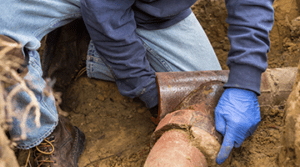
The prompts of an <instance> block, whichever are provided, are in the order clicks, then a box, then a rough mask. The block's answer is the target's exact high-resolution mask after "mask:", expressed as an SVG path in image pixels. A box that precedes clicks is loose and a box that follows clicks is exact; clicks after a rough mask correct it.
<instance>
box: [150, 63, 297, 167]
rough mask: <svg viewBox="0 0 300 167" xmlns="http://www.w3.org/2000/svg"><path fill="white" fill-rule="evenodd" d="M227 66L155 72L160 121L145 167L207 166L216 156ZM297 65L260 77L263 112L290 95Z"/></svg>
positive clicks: (219, 137) (220, 139)
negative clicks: (217, 124)
mask: <svg viewBox="0 0 300 167" xmlns="http://www.w3.org/2000/svg"><path fill="white" fill-rule="evenodd" d="M228 73H229V72H228V71H224V70H223V71H201V72H200V71H196V72H167V73H165V72H162V73H156V77H157V85H158V90H159V113H158V117H157V118H156V119H154V118H153V121H154V122H155V123H159V124H158V126H157V127H156V129H155V131H154V133H153V134H152V137H151V141H150V146H151V147H152V149H151V151H150V153H149V155H148V157H147V160H146V162H145V165H144V166H145V167H208V166H217V164H216V162H215V160H216V157H217V154H218V151H219V149H220V146H221V142H222V135H221V134H219V133H218V132H217V131H216V130H215V122H214V108H215V107H216V105H217V103H218V100H219V98H220V97H221V95H222V93H223V91H224V89H223V85H224V83H225V82H226V81H227V79H228ZM296 74H297V68H276V69H268V70H266V72H264V73H263V74H262V77H261V95H260V96H259V98H258V101H259V104H260V107H261V112H262V113H263V112H265V109H266V108H267V107H268V106H273V105H278V104H280V103H281V102H282V101H284V100H286V99H287V97H288V96H289V94H290V92H291V91H292V88H293V84H294V81H295V78H296ZM229 161H230V158H228V159H227V160H226V161H225V163H223V164H222V166H226V164H228V163H229Z"/></svg>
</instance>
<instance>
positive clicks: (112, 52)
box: [81, 0, 158, 108]
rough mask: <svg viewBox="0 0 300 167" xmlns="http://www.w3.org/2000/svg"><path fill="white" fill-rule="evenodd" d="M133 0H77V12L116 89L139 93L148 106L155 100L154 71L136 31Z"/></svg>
mask: <svg viewBox="0 0 300 167" xmlns="http://www.w3.org/2000/svg"><path fill="white" fill-rule="evenodd" d="M134 2H135V0H118V1H117V0H101V1H98V0H81V12H82V17H83V20H84V22H85V24H86V27H87V30H88V32H89V34H90V36H91V39H92V40H93V42H94V44H95V47H96V50H97V51H98V53H99V54H100V55H101V56H103V57H104V59H105V60H104V62H105V64H106V65H107V66H108V67H109V68H110V69H111V71H112V73H113V75H114V77H115V80H116V83H117V86H118V88H119V91H120V93H121V94H122V95H124V96H128V97H131V98H134V97H139V98H140V99H141V100H143V101H144V102H145V103H146V105H147V107H148V108H151V107H154V106H155V105H157V104H158V92H157V86H156V83H155V71H154V70H153V68H152V67H151V66H150V64H149V62H148V60H147V59H146V50H145V48H144V47H143V44H142V42H141V40H140V39H139V37H138V36H137V34H136V33H135V30H136V22H135V19H134V12H133V10H132V8H131V7H132V5H133V4H134Z"/></svg>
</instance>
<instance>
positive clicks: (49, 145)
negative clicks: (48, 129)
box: [34, 139, 56, 167]
mask: <svg viewBox="0 0 300 167" xmlns="http://www.w3.org/2000/svg"><path fill="white" fill-rule="evenodd" d="M54 142H55V139H52V140H50V139H44V141H43V142H42V143H41V144H40V145H38V146H36V147H35V148H36V150H37V156H36V158H35V160H34V161H37V162H38V164H39V165H38V167H41V166H42V165H43V164H46V163H48V164H51V163H56V162H55V161H54V160H51V159H50V158H49V157H50V156H51V155H53V153H54V151H55V148H54V146H53V143H54ZM45 157H47V158H45ZM39 158H40V159H39ZM49 167H50V165H49Z"/></svg>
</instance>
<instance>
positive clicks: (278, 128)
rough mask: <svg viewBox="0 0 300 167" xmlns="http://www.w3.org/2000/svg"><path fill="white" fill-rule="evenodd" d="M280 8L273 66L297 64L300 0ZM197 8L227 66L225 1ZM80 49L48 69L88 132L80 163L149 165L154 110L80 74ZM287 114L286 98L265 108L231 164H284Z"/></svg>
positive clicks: (204, 0)
mask: <svg viewBox="0 0 300 167" xmlns="http://www.w3.org/2000/svg"><path fill="white" fill-rule="evenodd" d="M274 8H275V23H274V27H273V30H272V32H271V33H270V39H271V51H270V53H269V54H268V64H269V67H270V68H275V67H288V66H294V67H295V66H297V64H298V61H299V53H300V52H299V50H300V44H299V41H300V39H299V34H300V31H299V26H298V25H300V22H298V20H297V19H296V18H297V16H299V14H298V7H297V3H296V1H294V0H276V1H275V3H274ZM192 9H193V11H194V13H195V15H196V16H197V18H198V20H199V21H200V23H201V25H202V26H203V28H204V30H205V32H206V33H207V36H208V38H209V39H210V41H211V43H212V46H213V48H214V50H215V52H216V54H217V56H218V59H219V61H220V63H221V66H222V68H223V69H228V67H227V66H226V57H227V54H228V51H229V49H230V44H229V40H228V38H227V28H228V25H227V23H226V22H225V19H226V17H227V13H226V8H225V4H224V1H223V0H201V1H198V2H197V3H196V4H195V5H194V6H193V7H192ZM72 24H73V26H74V23H72ZM78 24H82V22H80V21H79V23H78V22H77V23H76V25H78ZM60 31H61V30H60ZM62 31H63V30H62ZM78 32H80V33H81V36H76V39H74V40H73V41H76V40H77V41H78V38H80V39H81V42H79V43H78V42H77V43H76V42H75V43H74V42H73V43H72V42H70V48H72V47H75V48H78V46H80V48H85V47H86V46H87V43H88V40H89V39H88V38H86V37H85V35H86V32H85V31H84V30H82V31H81V30H80V31H78ZM78 32H74V33H75V34H76V33H77V34H78ZM61 36H63V33H62V34H61ZM62 38H71V37H70V36H69V37H62ZM65 43H66V42H65ZM81 46H83V47H81ZM78 52H80V54H79V56H78V55H76V56H74V54H73V52H72V51H68V50H64V52H63V53H65V54H66V55H70V54H71V56H70V57H73V58H70V59H72V61H69V62H73V64H72V65H71V66H72V67H71V66H70V64H66V63H65V67H64V68H61V67H60V68H59V72H57V70H56V69H58V66H59V65H61V64H62V63H61V62H60V60H55V57H54V59H53V63H52V64H51V66H50V72H49V74H48V75H49V76H56V77H57V79H58V82H57V85H56V90H57V91H61V92H63V96H62V97H63V103H62V105H61V107H62V109H63V110H64V111H67V112H68V114H69V116H68V117H69V118H70V120H71V122H72V123H73V124H74V125H76V126H78V127H79V128H80V129H81V130H82V131H83V132H84V133H85V135H86V139H87V140H86V147H85V151H84V152H83V154H82V155H81V157H80V160H79V167H123V166H124V167H130V166H132V167H138V166H143V164H144V162H145V160H146V157H147V155H148V153H149V150H150V148H149V141H150V136H151V134H152V132H153V131H154V129H155V127H156V126H155V125H154V124H153V123H152V122H151V120H150V117H151V115H150V112H149V111H148V110H147V109H146V108H145V106H144V104H143V103H142V102H141V101H139V100H137V99H130V98H127V97H123V96H122V95H120V93H119V92H118V89H117V86H116V85H115V83H112V82H106V81H101V80H95V79H89V78H88V77H87V76H86V75H85V74H83V75H81V76H80V77H78V78H76V75H78V71H79V70H80V69H82V68H83V67H84V60H85V57H83V56H80V55H85V52H86V51H85V50H84V49H82V50H79V51H77V52H76V53H78ZM68 53H69V54H68ZM61 55H62V54H61ZM74 57H75V58H74ZM76 57H77V59H76ZM78 57H79V59H78ZM64 61H66V60H64ZM68 67H70V68H71V69H70V68H68ZM55 71H56V72H55ZM75 78H76V79H75ZM284 115H285V102H282V103H281V104H279V105H277V106H268V107H266V108H264V109H263V110H262V114H261V117H262V122H261V123H260V125H259V127H258V129H257V130H256V131H255V133H254V134H253V135H252V136H251V137H249V138H248V139H247V140H246V141H245V142H244V143H243V145H242V146H241V147H240V148H236V149H234V150H233V152H232V159H231V163H230V167H256V166H257V167H278V166H280V165H279V155H280V151H281V150H282V147H283V146H282V137H283V136H282V134H283V132H284V125H285V122H284V119H283V118H284ZM20 164H21V163H20Z"/></svg>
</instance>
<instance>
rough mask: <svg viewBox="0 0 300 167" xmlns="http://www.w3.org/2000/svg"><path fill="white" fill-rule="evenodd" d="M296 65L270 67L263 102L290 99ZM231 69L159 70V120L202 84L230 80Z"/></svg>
mask: <svg viewBox="0 0 300 167" xmlns="http://www.w3.org/2000/svg"><path fill="white" fill-rule="evenodd" d="M296 73H297V68H296V67H288V68H275V69H267V70H266V72H264V73H263V74H262V77H261V96H259V97H258V101H259V104H260V106H265V105H276V104H279V103H280V102H281V101H283V100H284V99H286V98H287V97H288V95H289V94H290V92H291V91H292V87H293V84H294V81H295V77H296ZM228 74H229V71H226V70H222V71H189V72H158V73H156V82H157V85H158V92H159V111H158V117H157V118H156V119H155V120H154V119H153V121H154V122H155V123H158V122H159V121H160V120H161V119H162V118H164V117H165V116H166V115H167V114H168V113H170V112H173V111H175V108H176V107H177V106H178V104H179V103H181V102H182V100H183V99H184V98H185V97H186V96H187V95H189V94H190V93H191V92H192V91H193V90H195V89H196V88H198V87H199V86H200V85H202V84H204V83H207V82H211V81H219V82H222V83H225V82H227V79H228Z"/></svg>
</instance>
